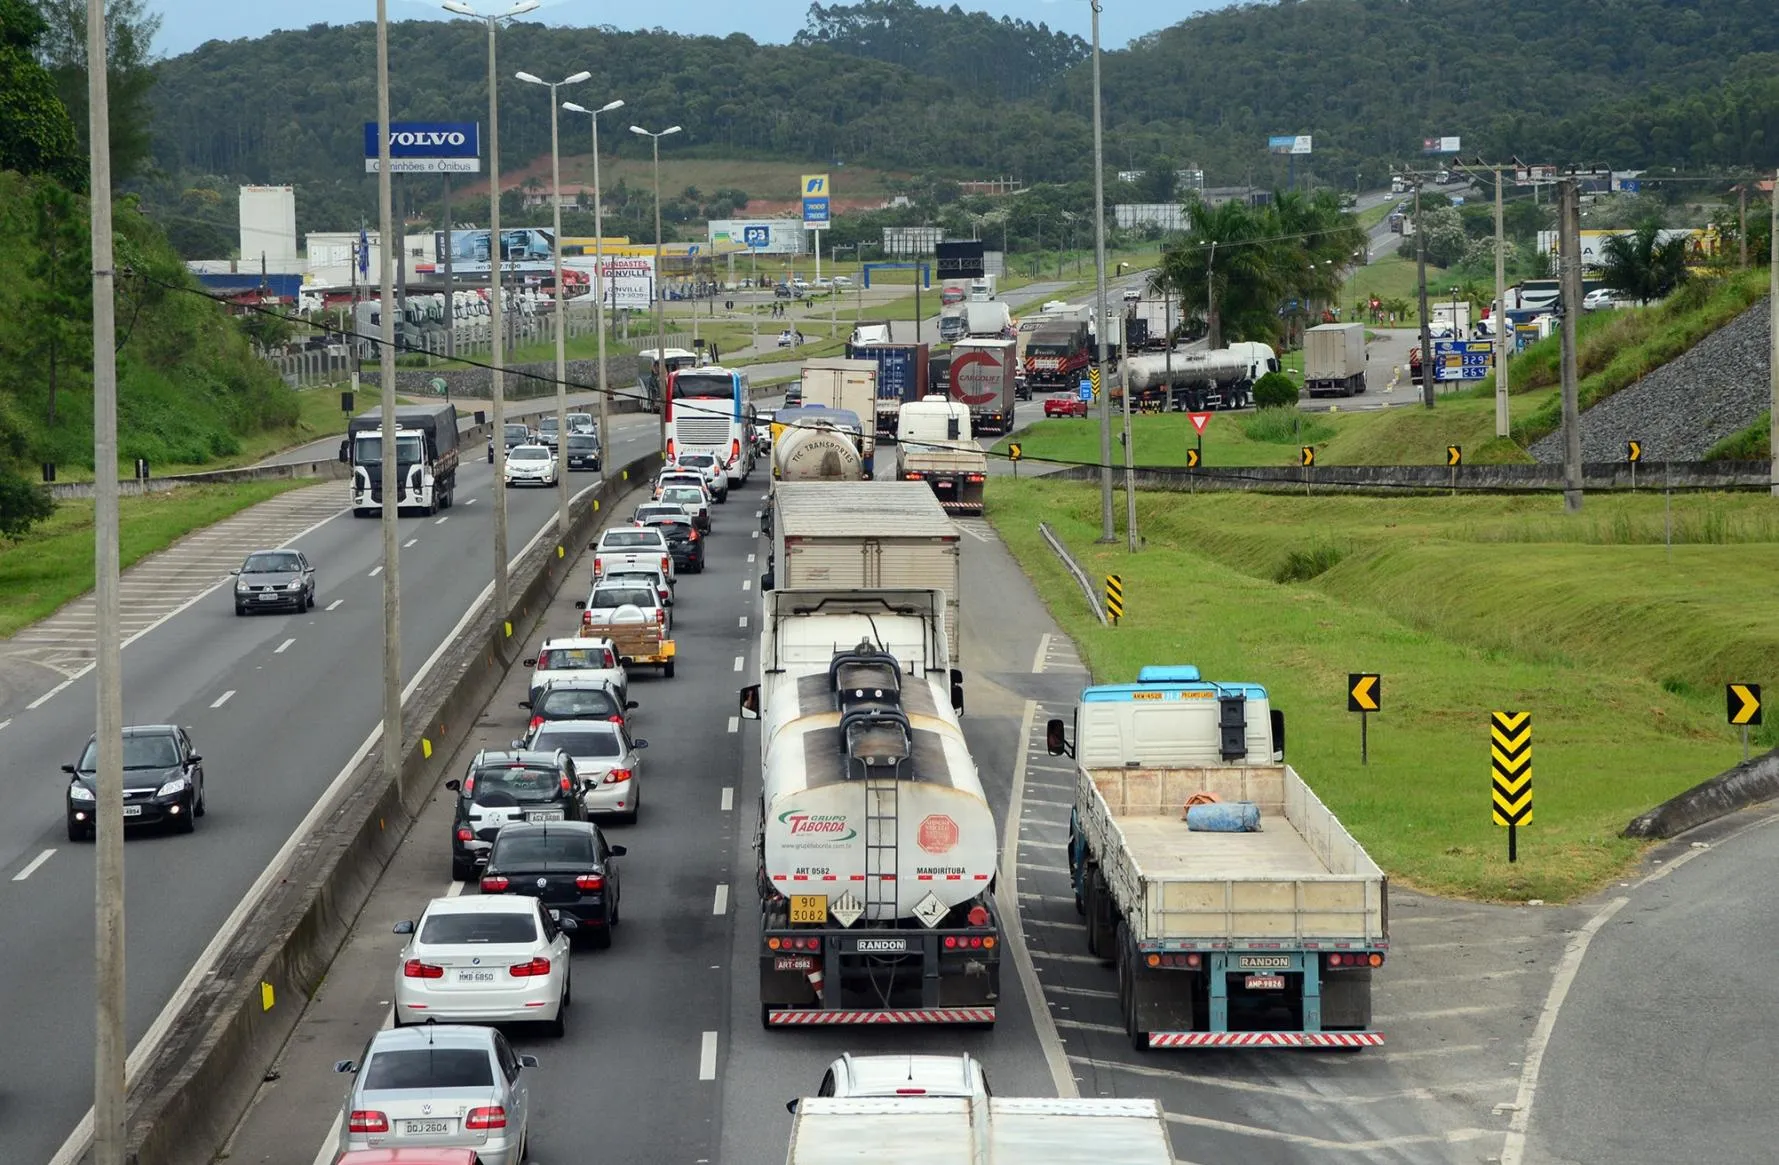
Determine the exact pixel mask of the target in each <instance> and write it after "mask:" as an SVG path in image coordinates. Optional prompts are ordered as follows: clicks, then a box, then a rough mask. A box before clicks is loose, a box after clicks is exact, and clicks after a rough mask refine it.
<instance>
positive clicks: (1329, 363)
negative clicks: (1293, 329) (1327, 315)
mask: <svg viewBox="0 0 1779 1165" xmlns="http://www.w3.org/2000/svg"><path fill="white" fill-rule="evenodd" d="M1303 387H1304V388H1305V389H1306V390H1307V391H1308V392H1309V394H1310V395H1311V396H1352V395H1354V394H1355V393H1361V392H1364V391H1365V325H1364V324H1317V325H1316V326H1315V327H1313V328H1310V329H1309V330H1307V331H1305V332H1304V333H1303Z"/></svg>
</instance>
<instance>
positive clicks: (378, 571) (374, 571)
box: [371, 566, 383, 578]
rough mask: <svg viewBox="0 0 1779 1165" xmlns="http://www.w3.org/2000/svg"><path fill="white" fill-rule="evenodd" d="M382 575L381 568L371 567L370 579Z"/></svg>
mask: <svg viewBox="0 0 1779 1165" xmlns="http://www.w3.org/2000/svg"><path fill="white" fill-rule="evenodd" d="M382 573H383V568H382V567H380V566H378V567H373V568H372V569H371V577H372V578H376V577H377V576H378V575H380V574H382Z"/></svg>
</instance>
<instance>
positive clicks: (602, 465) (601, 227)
mask: <svg viewBox="0 0 1779 1165" xmlns="http://www.w3.org/2000/svg"><path fill="white" fill-rule="evenodd" d="M623 107H624V102H623V100H622V99H619V100H617V101H608V102H606V103H605V104H604V105H602V106H600V107H599V108H598V109H588V108H586V107H585V106H581V105H576V104H575V103H574V102H572V101H564V102H563V103H562V108H564V109H572V110H574V111H575V112H576V113H585V114H587V120H588V121H590V122H592V123H593V327H594V329H595V330H596V331H598V333H599V474H600V478H601V479H602V480H603V479H604V478H605V477H606V476H607V475H608V474H609V473H610V472H611V470H610V469H609V468H608V465H607V463H608V462H609V461H610V459H611V447H610V445H609V442H610V440H611V437H610V431H611V428H610V421H611V393H610V392H609V391H608V390H607V389H606V386H605V295H606V292H605V288H606V282H605V217H604V214H603V209H602V205H601V204H603V203H604V202H605V188H604V187H603V186H601V185H600V184H599V115H600V114H602V113H610V112H611V111H612V110H614V109H622V108H623ZM613 298H614V299H615V298H616V297H615V296H614V297H613ZM613 307H614V308H615V307H616V304H615V303H614V304H613Z"/></svg>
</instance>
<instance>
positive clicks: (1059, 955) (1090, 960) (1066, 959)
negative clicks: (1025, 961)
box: [1032, 951, 1124, 1034]
mask: <svg viewBox="0 0 1779 1165" xmlns="http://www.w3.org/2000/svg"><path fill="white" fill-rule="evenodd" d="M1032 958H1034V959H1055V960H1056V961H1057V962H1059V963H1084V964H1086V965H1088V966H1092V967H1104V966H1105V965H1106V961H1105V960H1104V959H1102V958H1100V957H1099V956H1098V955H1071V954H1066V953H1064V952H1063V951H1033V952H1032ZM1042 994H1043V992H1039V993H1038V994H1037V995H1035V996H1033V998H1034V999H1036V998H1039V997H1041V996H1042ZM1123 1031H1124V1029H1123V1028H1120V1029H1119V1033H1120V1034H1123Z"/></svg>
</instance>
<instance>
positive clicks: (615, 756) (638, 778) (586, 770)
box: [525, 720, 649, 825]
mask: <svg viewBox="0 0 1779 1165" xmlns="http://www.w3.org/2000/svg"><path fill="white" fill-rule="evenodd" d="M648 746H649V742H648V741H646V740H635V739H632V738H631V736H630V733H629V731H628V730H627V729H626V728H625V726H624V725H622V724H613V723H612V722H611V721H609V720H548V721H545V722H544V723H543V724H542V725H540V726H539V727H538V729H537V730H536V731H535V732H533V733H532V734H531V743H530V744H527V745H526V746H525V747H527V748H542V749H561V750H562V751H563V752H566V753H567V754H568V755H569V757H570V759H572V760H573V761H574V771H575V775H576V776H577V777H579V778H580V780H581V789H582V793H581V804H583V805H584V806H586V809H587V812H588V814H589V815H598V816H615V817H616V818H617V819H618V820H619V821H622V822H625V823H626V824H632V825H633V824H635V823H636V819H637V816H638V815H639V814H640V813H641V812H642V757H641V756H639V755H638V754H639V753H640V752H641V751H642V750H643V749H645V748H647V747H648Z"/></svg>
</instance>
